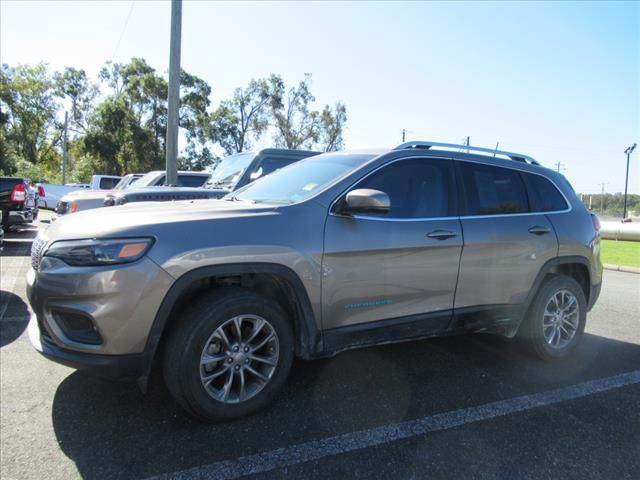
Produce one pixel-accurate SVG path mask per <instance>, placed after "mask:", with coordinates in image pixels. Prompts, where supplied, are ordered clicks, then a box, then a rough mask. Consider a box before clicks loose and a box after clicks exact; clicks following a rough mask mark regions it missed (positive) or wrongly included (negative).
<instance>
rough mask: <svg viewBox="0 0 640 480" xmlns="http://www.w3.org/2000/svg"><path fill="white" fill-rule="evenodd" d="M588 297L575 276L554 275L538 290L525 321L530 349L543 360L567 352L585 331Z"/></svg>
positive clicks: (563, 354)
mask: <svg viewBox="0 0 640 480" xmlns="http://www.w3.org/2000/svg"><path fill="white" fill-rule="evenodd" d="M586 316H587V301H586V298H585V295H584V291H583V290H582V287H581V286H580V284H578V282H576V281H575V280H574V279H573V278H571V277H568V276H565V275H559V276H554V277H551V279H550V280H549V281H547V282H546V283H545V284H544V285H543V286H542V288H541V289H540V291H538V293H537V294H536V296H535V298H534V300H533V303H532V305H531V308H530V309H529V314H528V316H527V318H526V319H525V323H524V324H523V325H522V328H523V331H522V336H523V337H524V339H525V340H526V342H527V343H528V345H529V347H530V350H531V351H532V352H533V353H534V354H535V355H536V356H538V357H539V358H541V359H543V360H555V359H559V358H564V357H566V356H568V355H569V354H570V353H571V352H572V351H573V350H574V349H575V347H576V346H577V345H578V343H579V341H580V338H581V337H582V334H583V332H584V326H585V321H586Z"/></svg>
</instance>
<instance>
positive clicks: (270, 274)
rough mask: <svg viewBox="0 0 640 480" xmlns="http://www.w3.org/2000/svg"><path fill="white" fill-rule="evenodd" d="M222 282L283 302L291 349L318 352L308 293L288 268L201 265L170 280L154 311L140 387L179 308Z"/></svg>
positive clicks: (304, 354) (319, 340) (318, 335)
mask: <svg viewBox="0 0 640 480" xmlns="http://www.w3.org/2000/svg"><path fill="white" fill-rule="evenodd" d="M238 282H239V283H238ZM225 285H240V286H242V287H244V288H248V289H250V290H255V291H258V292H260V293H263V294H267V295H268V296H270V297H272V298H275V299H276V300H277V301H278V302H279V303H280V304H283V305H282V306H283V308H285V310H286V311H287V313H288V314H289V315H290V316H291V317H292V318H291V319H292V321H293V324H294V325H293V326H294V332H295V337H296V345H295V352H296V355H297V356H298V357H301V358H310V357H311V356H313V355H314V354H316V353H318V352H320V351H322V335H321V333H320V331H319V329H318V327H317V324H316V318H315V315H314V313H313V309H312V307H311V302H310V301H309V296H308V295H307V291H306V289H305V287H304V285H303V283H302V281H301V280H300V278H299V277H298V275H297V274H296V273H295V272H293V271H292V270H291V269H289V268H288V267H285V266H283V265H279V264H271V263H236V264H227V265H217V266H208V267H201V268H198V269H195V270H192V271H190V272H188V273H185V274H184V275H182V276H181V277H180V278H178V279H177V280H176V281H175V282H174V284H173V285H172V286H171V288H170V289H169V291H168V293H167V294H166V295H165V298H164V300H163V301H162V303H161V305H160V308H159V309H158V312H157V313H156V317H155V319H154V322H153V325H152V327H151V330H150V332H149V335H148V337H147V343H146V345H145V369H144V370H145V376H144V377H142V378H141V379H140V381H139V383H140V386H141V388H143V390H144V389H146V383H147V380H148V377H149V374H150V373H151V370H152V367H153V366H154V363H155V360H156V357H157V355H158V353H159V350H160V347H161V345H162V344H163V342H164V340H165V339H166V333H167V332H168V331H169V330H170V328H171V325H172V324H173V323H174V321H175V320H176V318H175V317H177V314H178V312H179V311H180V310H181V308H182V307H184V305H186V304H187V303H188V301H189V300H190V299H192V298H194V297H195V296H197V295H199V294H200V293H202V292H204V291H206V290H208V289H211V288H223V287H224V286H225Z"/></svg>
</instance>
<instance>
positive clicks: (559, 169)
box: [556, 162, 565, 173]
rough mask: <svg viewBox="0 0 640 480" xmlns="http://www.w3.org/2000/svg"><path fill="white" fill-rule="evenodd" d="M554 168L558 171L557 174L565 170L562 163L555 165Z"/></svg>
mask: <svg viewBox="0 0 640 480" xmlns="http://www.w3.org/2000/svg"><path fill="white" fill-rule="evenodd" d="M556 168H557V169H558V173H560V171H561V170H565V168H564V163H562V162H558V163H556Z"/></svg>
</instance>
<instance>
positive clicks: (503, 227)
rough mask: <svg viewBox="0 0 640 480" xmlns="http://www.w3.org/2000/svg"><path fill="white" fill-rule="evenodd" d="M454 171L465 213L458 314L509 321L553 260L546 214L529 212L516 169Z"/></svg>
mask: <svg viewBox="0 0 640 480" xmlns="http://www.w3.org/2000/svg"><path fill="white" fill-rule="evenodd" d="M457 166H458V169H457V171H458V174H459V178H460V180H461V185H462V191H463V193H464V195H463V199H464V203H465V212H464V215H463V216H462V217H461V222H462V230H463V233H464V249H463V251H462V257H461V260H460V276H459V280H458V288H457V292H456V299H455V309H456V314H462V313H464V312H465V311H468V312H474V311H482V312H484V313H483V315H484V317H485V319H484V320H486V319H487V317H489V318H490V316H491V314H492V313H493V314H495V316H496V318H499V317H505V319H507V317H510V315H511V314H512V312H513V311H514V310H513V309H514V308H515V309H517V308H518V307H519V306H520V305H521V304H522V303H523V302H524V301H525V299H526V298H527V295H528V294H529V291H530V289H531V287H532V285H533V283H534V280H535V278H536V276H537V274H538V272H539V271H540V269H541V267H542V266H543V265H544V264H545V263H546V262H547V261H548V260H550V259H551V258H554V257H555V256H556V255H557V251H558V241H557V238H556V235H555V232H554V229H553V226H552V225H551V223H550V222H549V220H548V219H547V217H546V216H545V214H544V213H542V212H532V209H531V207H530V204H529V203H530V202H529V198H528V195H527V189H526V187H525V182H524V179H523V174H521V173H520V172H519V171H518V170H515V169H511V168H506V167H505V168H503V167H497V166H491V165H485V164H480V163H473V162H467V161H458V162H457ZM456 316H458V315H456ZM458 321H459V322H463V323H464V322H473V321H476V319H474V318H473V316H470V317H462V320H460V319H458ZM456 326H457V327H463V328H468V327H472V325H462V324H458V325H456Z"/></svg>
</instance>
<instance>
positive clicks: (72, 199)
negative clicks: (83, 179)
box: [53, 173, 144, 220]
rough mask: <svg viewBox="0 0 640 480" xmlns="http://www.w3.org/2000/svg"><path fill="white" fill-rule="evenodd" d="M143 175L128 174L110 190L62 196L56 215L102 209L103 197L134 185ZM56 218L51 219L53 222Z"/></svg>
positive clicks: (72, 193) (76, 192)
mask: <svg viewBox="0 0 640 480" xmlns="http://www.w3.org/2000/svg"><path fill="white" fill-rule="evenodd" d="M143 176H144V174H142V173H130V174H128V175H125V176H124V177H122V178H121V179H120V181H119V182H118V184H117V185H116V186H115V187H113V189H111V190H78V191H75V192H71V193H68V194H66V195H64V196H63V197H62V198H61V199H60V201H59V202H58V204H57V205H56V209H55V211H56V214H57V215H58V216H60V215H66V214H67V213H75V212H78V211H81V210H90V209H92V208H100V207H104V198H105V195H107V194H109V193H114V192H118V191H121V190H124V189H126V188H129V187H131V186H132V185H134V184H135V183H136V182H137V181H138V180H140V179H141V178H142V177H143ZM55 218H56V217H54V218H53V220H55Z"/></svg>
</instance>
